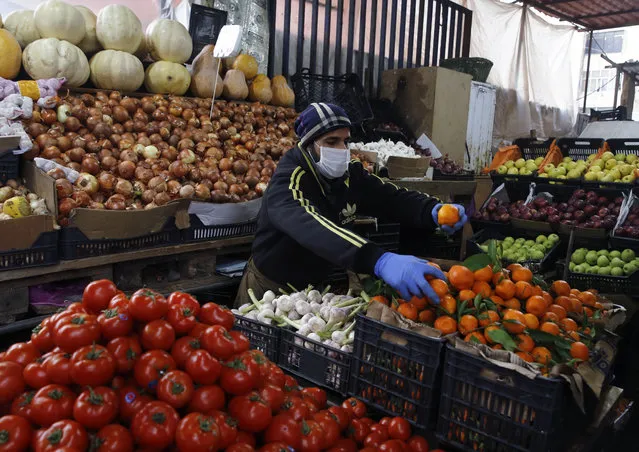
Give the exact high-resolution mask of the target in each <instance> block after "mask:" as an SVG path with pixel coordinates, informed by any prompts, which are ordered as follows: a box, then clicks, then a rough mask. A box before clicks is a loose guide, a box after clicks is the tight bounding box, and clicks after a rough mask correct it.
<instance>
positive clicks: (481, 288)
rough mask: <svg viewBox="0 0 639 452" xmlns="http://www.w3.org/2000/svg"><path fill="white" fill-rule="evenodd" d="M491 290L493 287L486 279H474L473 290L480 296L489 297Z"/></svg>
mask: <svg viewBox="0 0 639 452" xmlns="http://www.w3.org/2000/svg"><path fill="white" fill-rule="evenodd" d="M492 291H493V289H492V288H491V287H490V284H488V283H487V282H486V281H477V279H475V284H473V292H475V293H476V294H477V295H481V297H482V298H488V297H490V294H491V293H492Z"/></svg>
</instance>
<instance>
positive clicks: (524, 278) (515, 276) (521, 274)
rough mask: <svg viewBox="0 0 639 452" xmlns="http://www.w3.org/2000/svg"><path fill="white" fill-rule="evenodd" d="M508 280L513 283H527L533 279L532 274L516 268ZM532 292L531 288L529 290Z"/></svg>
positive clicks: (525, 269) (523, 268)
mask: <svg viewBox="0 0 639 452" xmlns="http://www.w3.org/2000/svg"><path fill="white" fill-rule="evenodd" d="M510 279H512V280H513V281H515V282H527V283H529V282H530V281H532V279H533V274H532V272H531V271H530V270H528V269H527V268H526V267H521V268H516V269H515V270H512V274H511V275H510ZM531 290H532V288H531Z"/></svg>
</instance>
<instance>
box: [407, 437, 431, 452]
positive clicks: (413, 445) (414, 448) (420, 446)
mask: <svg viewBox="0 0 639 452" xmlns="http://www.w3.org/2000/svg"><path fill="white" fill-rule="evenodd" d="M408 449H409V450H410V452H428V451H429V445H428V441H426V438H424V437H423V436H419V435H415V436H411V437H410V438H409V439H408Z"/></svg>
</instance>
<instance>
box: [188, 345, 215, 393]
mask: <svg viewBox="0 0 639 452" xmlns="http://www.w3.org/2000/svg"><path fill="white" fill-rule="evenodd" d="M184 369H185V370H186V371H187V373H188V374H189V375H190V376H191V378H193V381H195V382H196V383H197V384H201V385H212V384H214V383H216V382H217V380H218V378H219V377H220V374H221V372H222V365H221V364H220V362H219V361H218V360H217V359H215V358H214V357H212V356H211V354H210V353H209V352H207V351H206V350H195V351H194V352H192V353H191V355H190V356H189V357H188V359H187V360H186V363H185V364H184Z"/></svg>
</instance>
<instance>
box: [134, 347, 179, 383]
mask: <svg viewBox="0 0 639 452" xmlns="http://www.w3.org/2000/svg"><path fill="white" fill-rule="evenodd" d="M176 368H177V366H176V364H175V361H174V360H173V358H172V357H171V355H169V354H168V353H167V352H165V351H164V350H152V351H150V352H145V353H143V354H142V356H140V358H139V359H138V360H137V362H136V363H135V366H134V368H133V374H134V376H135V381H136V382H137V383H138V384H139V385H140V387H142V388H143V389H145V390H150V391H153V392H155V389H156V388H157V385H158V383H159V382H160V378H162V377H163V376H164V375H165V374H166V373H167V372H169V371H171V370H175V369H176Z"/></svg>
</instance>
